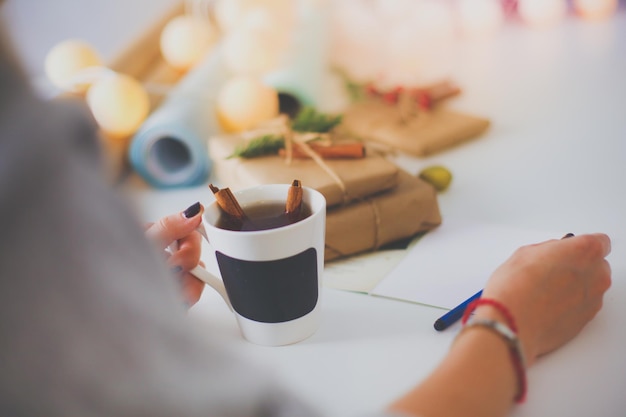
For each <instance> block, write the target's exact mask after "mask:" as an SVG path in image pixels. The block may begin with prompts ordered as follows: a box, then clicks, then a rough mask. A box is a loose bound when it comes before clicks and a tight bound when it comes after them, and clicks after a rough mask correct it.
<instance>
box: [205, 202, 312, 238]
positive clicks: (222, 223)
mask: <svg viewBox="0 0 626 417" xmlns="http://www.w3.org/2000/svg"><path fill="white" fill-rule="evenodd" d="M244 211H245V213H246V217H245V218H244V219H243V220H238V219H233V218H232V217H231V216H229V215H228V214H225V213H222V214H221V215H220V217H219V219H218V220H217V222H216V224H215V226H216V227H219V228H220V229H225V230H234V231H237V232H239V231H241V232H251V231H255V230H267V229H276V228H278V227H283V226H287V225H289V224H292V223H296V222H299V221H300V220H303V219H306V218H307V217H309V216H310V215H311V207H309V206H308V205H307V204H305V203H304V202H303V203H302V205H301V206H300V210H299V211H298V212H294V213H285V203H284V202H280V201H274V202H263V203H259V204H251V205H249V206H246V207H245V208H244Z"/></svg>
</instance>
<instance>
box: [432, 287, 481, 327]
mask: <svg viewBox="0 0 626 417" xmlns="http://www.w3.org/2000/svg"><path fill="white" fill-rule="evenodd" d="M482 293H483V290H480V291H478V292H477V293H476V294H474V295H472V296H471V297H470V298H468V299H467V300H465V301H463V302H462V303H461V304H459V305H458V306H456V307H454V308H453V309H452V310H450V311H448V312H447V313H446V314H444V315H443V316H441V317H439V318H438V319H437V321H435V330H445V329H447V328H448V327H450V326H452V325H453V324H454V323H456V322H457V321H459V319H460V318H461V317H463V313H464V312H465V309H466V308H467V306H468V305H469V304H470V303H471V302H472V301H474V300H475V299H477V298H480V296H481V295H482Z"/></svg>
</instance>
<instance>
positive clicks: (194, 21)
mask: <svg viewBox="0 0 626 417" xmlns="http://www.w3.org/2000/svg"><path fill="white" fill-rule="evenodd" d="M216 39H217V33H216V31H215V29H214V28H213V26H212V25H211V24H210V23H209V22H208V21H207V20H205V19H202V18H199V17H194V16H178V17H175V18H174V19H172V20H171V21H169V22H168V23H167V25H166V26H165V27H164V28H163V31H162V32H161V38H160V47H161V54H162V55H163V58H164V59H165V61H166V62H167V63H168V64H170V65H171V66H172V67H174V68H176V69H178V70H182V71H187V70H189V69H190V68H192V67H193V66H194V65H196V64H197V63H198V62H200V61H201V60H202V59H203V58H204V56H205V55H206V54H207V52H208V51H209V50H210V49H211V47H212V46H213V45H214V44H215V41H216Z"/></svg>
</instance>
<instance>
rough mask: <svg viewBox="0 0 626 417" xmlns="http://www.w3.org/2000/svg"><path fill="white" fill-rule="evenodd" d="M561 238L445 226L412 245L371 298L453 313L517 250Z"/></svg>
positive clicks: (507, 229) (511, 229)
mask: <svg viewBox="0 0 626 417" xmlns="http://www.w3.org/2000/svg"><path fill="white" fill-rule="evenodd" d="M560 237H561V236H559V235H558V234H555V233H554V232H546V231H537V230H528V229H522V228H514V227H510V226H502V225H494V224H463V223H460V222H455V221H448V220H446V221H445V222H444V223H443V224H442V225H441V226H439V227H438V228H437V229H434V230H432V231H430V232H428V233H427V234H426V235H425V236H424V237H422V238H421V239H420V240H419V241H418V242H417V244H415V245H413V247H412V248H411V249H410V250H409V251H408V252H407V254H406V256H405V257H404V258H403V259H402V260H401V261H400V262H399V263H398V264H397V266H396V267H395V268H394V269H393V270H392V271H391V272H390V273H389V274H388V275H387V276H386V277H385V278H384V279H383V280H381V282H380V283H379V284H378V285H377V286H376V287H375V288H374V289H373V290H372V291H371V292H370V294H372V295H378V296H383V297H389V298H395V299H399V300H405V301H412V302H416V303H421V304H427V305H431V306H435V307H441V308H446V309H451V308H454V307H455V306H457V305H458V304H460V303H461V302H462V301H464V300H466V299H467V298H468V297H470V296H471V295H472V294H474V293H476V292H477V291H478V290H480V289H482V288H483V286H484V285H485V283H486V282H487V279H488V278H489V276H490V275H491V273H492V272H493V271H494V270H495V269H496V268H497V267H498V266H499V265H500V264H501V263H503V262H504V261H505V260H506V259H507V258H508V257H509V256H510V255H511V254H512V253H513V252H514V251H515V249H517V248H518V247H520V246H523V245H527V244H532V243H539V242H543V241H545V240H549V239H555V238H557V239H558V238H560Z"/></svg>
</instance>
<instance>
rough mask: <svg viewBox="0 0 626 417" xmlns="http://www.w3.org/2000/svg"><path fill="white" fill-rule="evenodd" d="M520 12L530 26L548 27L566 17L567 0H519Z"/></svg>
mask: <svg viewBox="0 0 626 417" xmlns="http://www.w3.org/2000/svg"><path fill="white" fill-rule="evenodd" d="M517 8H518V13H519V15H520V17H521V18H522V20H523V21H524V22H525V23H527V24H528V25H530V26H534V27H541V28H546V27H550V26H553V25H555V24H556V23H558V22H559V21H560V20H562V19H563V18H564V17H565V14H566V13H567V3H566V1H565V0H518V3H517Z"/></svg>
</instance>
